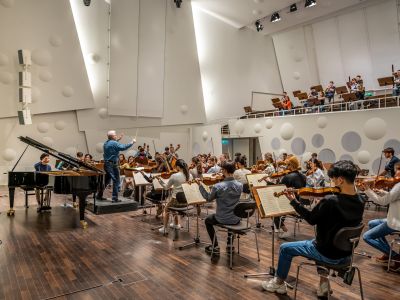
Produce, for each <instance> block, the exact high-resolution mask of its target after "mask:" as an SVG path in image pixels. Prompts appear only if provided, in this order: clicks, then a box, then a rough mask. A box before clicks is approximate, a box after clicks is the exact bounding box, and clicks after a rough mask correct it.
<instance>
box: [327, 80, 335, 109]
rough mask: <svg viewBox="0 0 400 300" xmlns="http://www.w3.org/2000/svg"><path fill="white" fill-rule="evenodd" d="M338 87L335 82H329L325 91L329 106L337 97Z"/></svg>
mask: <svg viewBox="0 0 400 300" xmlns="http://www.w3.org/2000/svg"><path fill="white" fill-rule="evenodd" d="M335 91H336V87H335V84H334V82H333V81H329V84H328V86H327V87H326V89H325V98H326V99H328V102H329V104H330V103H331V102H332V100H333V99H334V97H335Z"/></svg>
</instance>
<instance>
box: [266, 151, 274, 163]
mask: <svg viewBox="0 0 400 300" xmlns="http://www.w3.org/2000/svg"><path fill="white" fill-rule="evenodd" d="M268 158H271V159H272V161H274V158H273V156H272V153H271V152H266V153H265V154H264V160H267V159H268Z"/></svg>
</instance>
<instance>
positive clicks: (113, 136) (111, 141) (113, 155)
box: [96, 130, 136, 202]
mask: <svg viewBox="0 0 400 300" xmlns="http://www.w3.org/2000/svg"><path fill="white" fill-rule="evenodd" d="M107 137H108V140H107V141H106V142H105V143H104V146H103V150H104V154H103V157H104V171H105V172H106V175H105V182H104V187H107V185H109V184H110V181H111V180H112V182H113V192H112V202H119V200H118V191H119V185H120V179H119V169H118V165H119V163H118V157H119V152H120V151H125V150H127V149H129V148H130V147H132V145H133V144H134V143H136V140H135V139H133V140H132V141H131V142H130V143H128V144H121V143H119V140H121V139H122V137H123V134H121V135H117V133H116V132H115V130H110V131H109V132H108V133H107ZM103 192H104V189H102V190H100V191H99V193H98V194H97V196H96V199H99V200H103Z"/></svg>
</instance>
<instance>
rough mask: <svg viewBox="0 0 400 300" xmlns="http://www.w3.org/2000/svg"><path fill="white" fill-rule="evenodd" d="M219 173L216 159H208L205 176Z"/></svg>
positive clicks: (219, 169)
mask: <svg viewBox="0 0 400 300" xmlns="http://www.w3.org/2000/svg"><path fill="white" fill-rule="evenodd" d="M220 171H221V167H220V166H218V164H217V157H216V156H211V157H210V158H209V159H208V170H207V174H217V173H219V172H220Z"/></svg>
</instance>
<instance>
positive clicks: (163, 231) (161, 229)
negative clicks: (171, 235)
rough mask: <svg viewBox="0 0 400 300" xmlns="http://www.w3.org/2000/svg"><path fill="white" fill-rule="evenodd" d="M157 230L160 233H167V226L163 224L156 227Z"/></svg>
mask: <svg viewBox="0 0 400 300" xmlns="http://www.w3.org/2000/svg"><path fill="white" fill-rule="evenodd" d="M158 232H159V233H162V234H167V233H168V228H166V227H164V226H163V227H161V228H160V229H158Z"/></svg>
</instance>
